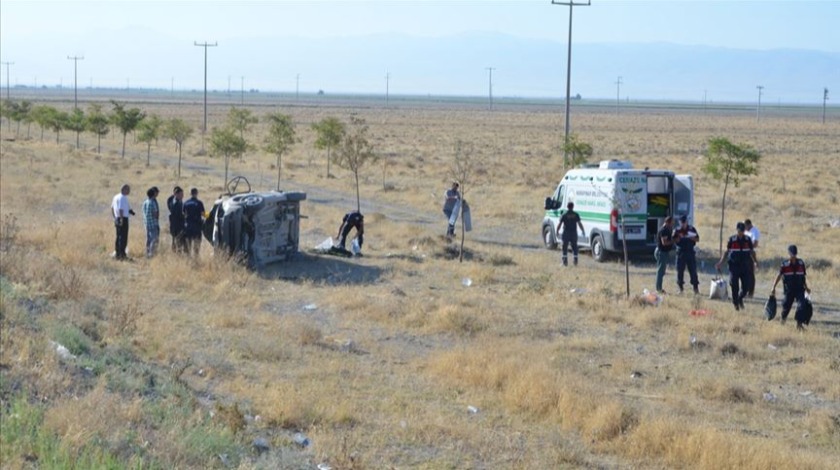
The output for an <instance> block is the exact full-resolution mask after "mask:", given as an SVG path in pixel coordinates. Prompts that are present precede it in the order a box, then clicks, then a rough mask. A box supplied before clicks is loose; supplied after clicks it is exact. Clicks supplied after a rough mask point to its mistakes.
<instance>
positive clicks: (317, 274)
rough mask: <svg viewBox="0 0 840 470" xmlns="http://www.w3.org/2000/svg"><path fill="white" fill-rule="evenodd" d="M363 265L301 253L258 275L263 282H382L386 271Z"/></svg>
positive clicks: (332, 257) (348, 260) (267, 268)
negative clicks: (278, 280) (265, 280)
mask: <svg viewBox="0 0 840 470" xmlns="http://www.w3.org/2000/svg"><path fill="white" fill-rule="evenodd" d="M361 262H362V261H361V260H358V259H354V258H339V257H336V256H331V255H320V254H314V253H303V252H301V253H298V254H296V255H295V256H294V257H293V258H292V259H291V260H289V261H285V262H282V263H275V264H272V265H269V266H266V267H264V268H261V269H260V270H259V271H258V274H259V276H260V277H261V278H263V279H280V280H285V281H292V282H307V281H308V282H315V283H325V284H334V285H339V284H370V283H373V282H376V281H377V280H379V278H380V277H381V276H382V274H383V272H384V270H383V269H381V268H378V267H376V266H365V265H363V264H361Z"/></svg>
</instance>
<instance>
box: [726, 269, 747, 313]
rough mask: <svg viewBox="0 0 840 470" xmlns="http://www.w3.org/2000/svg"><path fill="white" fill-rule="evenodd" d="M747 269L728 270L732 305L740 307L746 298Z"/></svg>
mask: <svg viewBox="0 0 840 470" xmlns="http://www.w3.org/2000/svg"><path fill="white" fill-rule="evenodd" d="M748 269H749V268H742V269H732V268H729V286H730V287H731V288H732V303H733V304H735V305H736V306H740V305H741V303H742V302H743V301H744V297H746V296H747V287H748V286H747V281H748V278H749V275H750V274H749V271H748Z"/></svg>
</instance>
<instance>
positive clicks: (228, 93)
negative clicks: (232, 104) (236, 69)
mask: <svg viewBox="0 0 840 470" xmlns="http://www.w3.org/2000/svg"><path fill="white" fill-rule="evenodd" d="M227 95H228V98H230V75H228V92H227Z"/></svg>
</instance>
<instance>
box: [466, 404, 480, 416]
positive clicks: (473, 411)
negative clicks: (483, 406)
mask: <svg viewBox="0 0 840 470" xmlns="http://www.w3.org/2000/svg"><path fill="white" fill-rule="evenodd" d="M467 411H468V412H469V413H470V414H471V415H474V414H477V413H478V408H477V407H475V406H472V405H470V406H468V407H467Z"/></svg>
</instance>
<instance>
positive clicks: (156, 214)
mask: <svg viewBox="0 0 840 470" xmlns="http://www.w3.org/2000/svg"><path fill="white" fill-rule="evenodd" d="M158 193H160V191H159V190H158V188H157V186H152V187H151V188H149V190H148V191H146V197H147V199H146V200H145V201H143V223H145V224H146V258H151V257H152V256H154V255H155V250H156V249H157V244H158V239H160V222H159V220H158V219H159V218H160V208H159V206H158V202H157V196H158Z"/></svg>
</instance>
